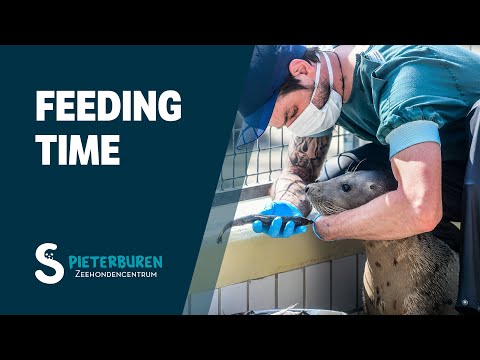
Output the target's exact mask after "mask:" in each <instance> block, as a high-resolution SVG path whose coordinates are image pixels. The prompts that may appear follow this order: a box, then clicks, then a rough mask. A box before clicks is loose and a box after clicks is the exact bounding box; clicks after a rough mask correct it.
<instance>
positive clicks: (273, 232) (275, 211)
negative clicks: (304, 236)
mask: <svg viewBox="0 0 480 360" xmlns="http://www.w3.org/2000/svg"><path fill="white" fill-rule="evenodd" d="M260 214H262V215H278V217H276V218H275V219H273V221H272V223H271V225H270V227H268V226H263V224H262V222H261V221H258V220H257V221H255V222H254V223H253V224H252V227H253V231H255V232H256V233H262V232H263V233H265V234H267V235H270V236H271V237H273V238H288V237H290V236H292V235H296V234H301V233H304V232H305V231H307V227H306V226H305V225H301V226H297V227H295V223H294V222H293V221H289V222H287V224H286V225H285V229H284V230H283V232H281V231H280V228H281V226H282V218H281V216H303V214H302V213H301V211H300V210H298V208H297V207H296V206H295V205H293V204H291V203H289V202H286V201H274V202H272V203H271V204H269V205H267V206H266V207H265V209H263V211H262V212H260Z"/></svg>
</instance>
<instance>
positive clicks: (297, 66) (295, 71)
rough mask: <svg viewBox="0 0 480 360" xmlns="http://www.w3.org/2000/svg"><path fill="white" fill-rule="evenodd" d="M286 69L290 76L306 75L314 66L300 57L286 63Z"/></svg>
mask: <svg viewBox="0 0 480 360" xmlns="http://www.w3.org/2000/svg"><path fill="white" fill-rule="evenodd" d="M288 70H289V71H290V74H292V76H298V75H308V74H309V73H310V72H312V71H314V68H313V66H312V65H310V63H309V62H308V61H305V60H302V59H293V60H292V61H290V64H289V65H288Z"/></svg>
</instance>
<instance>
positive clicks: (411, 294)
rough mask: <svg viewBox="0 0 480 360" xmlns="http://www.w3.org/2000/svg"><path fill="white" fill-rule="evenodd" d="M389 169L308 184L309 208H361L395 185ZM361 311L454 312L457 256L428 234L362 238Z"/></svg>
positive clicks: (332, 210) (329, 211)
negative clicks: (382, 238) (393, 237)
mask: <svg viewBox="0 0 480 360" xmlns="http://www.w3.org/2000/svg"><path fill="white" fill-rule="evenodd" d="M397 186H398V184H397V181H396V180H395V178H394V176H393V174H392V173H388V172H385V171H376V170H375V171H354V172H347V173H346V174H344V175H341V176H338V177H335V178H332V179H330V180H326V181H323V182H315V183H312V184H309V185H308V186H307V187H306V188H305V192H306V195H307V198H308V200H309V201H310V202H311V203H312V206H313V207H314V208H315V209H316V210H317V211H318V212H319V213H321V214H323V215H324V216H328V215H332V214H336V213H339V212H342V211H345V210H350V209H354V208H357V207H359V206H362V205H364V204H366V203H368V202H370V201H371V200H373V199H375V198H376V197H378V196H380V195H383V194H385V193H387V192H389V191H393V190H395V189H396V188H397ZM363 244H364V247H365V253H366V257H367V261H366V263H365V272H364V275H363V305H364V307H363V308H364V312H365V313H367V314H372V315H381V314H382V315H409V314H411V315H447V314H458V313H457V311H456V310H455V301H456V299H457V292H458V276H459V257H458V254H457V253H456V252H455V251H453V250H452V249H451V248H450V247H449V246H448V245H447V244H446V243H444V242H443V241H441V240H439V239H438V238H437V237H435V236H434V235H432V234H431V233H423V234H419V235H416V236H411V237H408V238H405V239H401V240H380V241H377V240H371V241H363Z"/></svg>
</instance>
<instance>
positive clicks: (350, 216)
mask: <svg viewBox="0 0 480 360" xmlns="http://www.w3.org/2000/svg"><path fill="white" fill-rule="evenodd" d="M390 162H391V165H392V169H393V173H394V175H395V178H396V179H397V181H398V189H397V190H395V191H391V192H389V193H387V194H384V195H382V196H380V197H378V198H376V199H374V200H372V201H370V202H369V203H367V204H365V205H363V206H360V207H358V208H356V209H352V210H348V211H344V212H342V213H339V214H336V215H331V216H324V217H319V218H318V219H317V220H316V222H315V224H314V226H315V230H316V231H317V233H318V234H319V235H320V236H321V237H322V238H323V239H324V240H339V239H361V240H396V239H403V238H405V237H408V236H413V235H416V234H421V233H424V232H428V231H431V230H433V229H434V228H435V227H436V225H437V224H438V223H439V222H440V220H441V218H442V184H441V174H442V163H441V152H440V145H439V144H438V143H435V142H424V143H420V144H416V145H413V146H410V147H408V148H406V149H404V150H402V151H400V152H398V153H397V154H395V155H394V156H393V157H392V158H391V160H390Z"/></svg>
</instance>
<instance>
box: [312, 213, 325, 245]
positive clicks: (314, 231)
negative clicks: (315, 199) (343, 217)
mask: <svg viewBox="0 0 480 360" xmlns="http://www.w3.org/2000/svg"><path fill="white" fill-rule="evenodd" d="M321 216H322V215H320V214H318V215H317V216H315V219H313V224H312V228H313V233H314V234H315V235H317V237H318V238H319V239H320V240H323V238H322V237H321V236H320V235H318V234H317V230H315V220H317V219H318V218H319V217H321Z"/></svg>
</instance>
